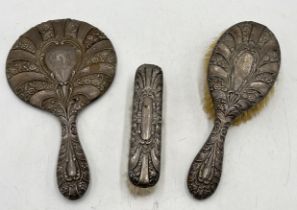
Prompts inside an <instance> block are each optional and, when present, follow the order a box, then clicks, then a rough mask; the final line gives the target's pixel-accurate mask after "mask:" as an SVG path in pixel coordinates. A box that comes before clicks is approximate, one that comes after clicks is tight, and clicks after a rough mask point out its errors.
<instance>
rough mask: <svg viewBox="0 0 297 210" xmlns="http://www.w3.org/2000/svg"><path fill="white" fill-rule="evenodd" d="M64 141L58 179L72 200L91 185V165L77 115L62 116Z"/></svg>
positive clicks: (58, 167) (66, 194) (62, 188)
mask: <svg viewBox="0 0 297 210" xmlns="http://www.w3.org/2000/svg"><path fill="white" fill-rule="evenodd" d="M60 121H61V125H62V142H61V147H60V151H59V159H58V165H57V181H58V187H59V190H60V192H61V193H62V194H63V195H64V196H65V197H67V198H68V199H71V200H76V199H78V198H80V197H81V196H82V195H83V194H84V193H85V192H86V190H87V188H88V185H89V181H90V180H89V179H90V177H89V167H88V162H87V159H86V156H85V154H84V151H83V149H82V146H81V144H80V141H79V138H78V134H77V129H76V116H70V117H69V119H65V118H63V117H61V118H60Z"/></svg>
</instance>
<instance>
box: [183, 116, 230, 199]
mask: <svg viewBox="0 0 297 210" xmlns="http://www.w3.org/2000/svg"><path fill="white" fill-rule="evenodd" d="M229 126H230V123H229V122H227V121H226V120H225V119H224V118H220V117H217V118H216V120H215V124H214V127H213V130H212V131H211V133H210V136H209V137H208V139H207V141H206V142H205V144H204V145H203V147H202V149H201V150H200V151H199V153H198V154H197V156H196V157H195V159H194V160H193V162H192V164H191V167H190V170H189V174H188V180H187V185H188V188H189V191H190V192H191V194H193V196H194V197H195V198H197V199H204V198H207V197H209V196H210V195H212V193H214V191H215V190H216V188H217V186H218V184H219V181H220V177H221V172H222V166H223V153H224V141H225V137H226V134H227V130H228V128H229Z"/></svg>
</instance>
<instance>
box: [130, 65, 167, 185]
mask: <svg viewBox="0 0 297 210" xmlns="http://www.w3.org/2000/svg"><path fill="white" fill-rule="evenodd" d="M162 92H163V74H162V71H161V69H160V68H159V67H158V66H155V65H151V64H144V65H142V66H140V67H139V68H138V70H137V72H136V76H135V85H134V100H133V113H132V128H131V139H130V155H129V170H128V173H129V178H130V180H131V182H132V183H133V184H134V185H136V186H139V187H150V186H153V185H155V184H156V183H157V181H158V179H159V175H160V158H161V120H162Z"/></svg>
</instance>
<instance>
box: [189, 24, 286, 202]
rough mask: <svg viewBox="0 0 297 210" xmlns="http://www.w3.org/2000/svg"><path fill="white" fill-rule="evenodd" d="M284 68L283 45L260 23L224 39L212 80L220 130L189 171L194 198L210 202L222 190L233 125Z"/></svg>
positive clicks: (214, 57) (237, 27) (213, 61)
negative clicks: (227, 138)
mask: <svg viewBox="0 0 297 210" xmlns="http://www.w3.org/2000/svg"><path fill="white" fill-rule="evenodd" d="M279 67H280V48H279V44H278V42H277V40H276V38H275V36H274V35H273V33H272V32H271V31H270V30H269V29H268V28H267V27H265V26H263V25H261V24H259V23H255V22H242V23H238V24H236V25H234V26H232V27H231V28H229V29H228V30H227V31H226V32H225V33H224V34H223V35H222V36H221V37H220V39H219V40H218V42H217V44H216V46H215V48H214V50H213V53H212V56H211V58H210V61H209V66H208V77H207V78H208V87H209V91H210V93H211V96H212V100H213V103H214V105H215V112H216V119H215V126H214V128H213V130H212V132H211V134H210V136H209V138H208V140H207V141H206V143H205V144H204V146H203V147H202V149H201V150H200V152H199V153H198V155H197V156H196V157H195V159H194V161H193V163H192V165H191V167H190V170H189V174H188V180H187V183H188V188H189V190H190V192H191V193H192V194H193V195H194V197H196V198H198V199H204V198H206V197H208V196H210V195H211V194H212V193H213V192H214V191H215V189H216V188H217V186H218V184H219V181H220V177H221V173H222V163H223V162H222V161H223V150H224V140H225V136H226V133H227V130H228V128H229V126H230V124H232V122H233V121H234V120H235V119H236V118H237V117H238V116H240V115H241V114H242V113H243V112H245V111H247V110H248V109H249V108H251V107H253V106H254V105H255V104H257V103H258V102H259V101H261V100H262V99H263V98H264V97H265V96H266V95H267V93H268V92H269V90H270V89H271V87H272V86H273V84H274V82H275V80H276V77H277V75H278V72H279Z"/></svg>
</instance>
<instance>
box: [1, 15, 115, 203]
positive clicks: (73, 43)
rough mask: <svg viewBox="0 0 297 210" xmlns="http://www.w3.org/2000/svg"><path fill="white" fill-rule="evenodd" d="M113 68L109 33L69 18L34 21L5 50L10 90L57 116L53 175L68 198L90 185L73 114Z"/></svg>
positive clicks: (105, 84) (103, 87)
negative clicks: (59, 131) (59, 129)
mask: <svg viewBox="0 0 297 210" xmlns="http://www.w3.org/2000/svg"><path fill="white" fill-rule="evenodd" d="M115 69H116V54H115V51H114V49H113V46H112V44H111V42H110V41H109V39H108V38H107V37H106V36H105V35H104V34H103V33H102V32H101V31H100V30H98V29H97V28H95V27H94V26H91V25H89V24H87V23H85V22H81V21H76V20H70V19H62V20H53V21H48V22H45V23H41V24H39V25H37V26H36V27H33V28H32V29H30V30H29V31H27V32H26V33H24V34H23V35H22V36H21V37H20V38H19V39H18V40H17V41H16V43H15V44H14V45H13V47H12V49H11V50H10V52H9V55H8V58H7V64H6V70H7V71H6V73H7V78H8V82H9V84H10V87H11V88H12V90H13V91H14V93H15V94H16V95H17V96H18V97H19V98H21V99H22V100H23V101H25V102H27V103H29V104H31V105H33V106H35V107H38V108H40V109H43V110H46V111H49V112H51V113H52V114H54V115H55V116H57V117H58V118H59V120H60V122H61V125H62V142H61V148H60V152H59V159H58V165H57V181H58V186H59V190H60V191H61V193H62V194H63V195H64V196H65V197H67V198H69V199H78V198H80V197H81V196H82V195H83V194H84V193H85V191H86V190H87V188H88V185H89V168H88V163H87V159H86V156H85V154H84V152H83V149H82V147H81V144H80V141H79V139H78V134H77V130H76V116H77V114H78V112H79V111H80V110H81V109H82V108H84V107H85V106H86V105H88V104H89V103H91V102H92V101H93V100H94V99H96V98H98V97H100V96H101V95H102V94H103V93H104V92H105V91H106V90H107V89H108V87H109V86H110V84H111V82H112V81H113V78H114V74H115Z"/></svg>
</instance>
